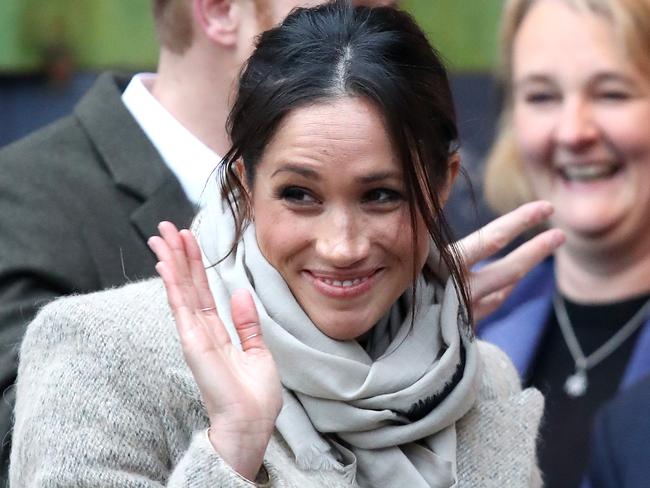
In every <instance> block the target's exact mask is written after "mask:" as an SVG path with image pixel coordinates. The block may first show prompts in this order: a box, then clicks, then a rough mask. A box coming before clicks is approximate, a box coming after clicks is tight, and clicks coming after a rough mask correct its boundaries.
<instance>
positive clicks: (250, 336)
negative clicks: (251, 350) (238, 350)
mask: <svg viewBox="0 0 650 488" xmlns="http://www.w3.org/2000/svg"><path fill="white" fill-rule="evenodd" d="M261 335H262V333H261V332H255V333H253V334H251V335H248V336H246V337H244V340H242V341H241V342H242V344H243V343H244V342H246V341H249V340H251V339H252V338H253V337H257V336H261Z"/></svg>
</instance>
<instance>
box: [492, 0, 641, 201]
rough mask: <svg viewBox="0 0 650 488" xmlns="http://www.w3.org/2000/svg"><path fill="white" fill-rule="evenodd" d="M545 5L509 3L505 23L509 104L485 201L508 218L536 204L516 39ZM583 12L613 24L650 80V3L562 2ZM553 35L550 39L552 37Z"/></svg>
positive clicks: (503, 64)
mask: <svg viewBox="0 0 650 488" xmlns="http://www.w3.org/2000/svg"><path fill="white" fill-rule="evenodd" d="M539 1H542V0H507V1H506V2H505V4H504V9H503V14H502V18H501V38H500V66H499V68H498V72H497V77H498V79H499V82H500V83H501V86H502V88H503V94H504V100H503V108H502V111H501V116H500V120H499V127H498V130H497V135H496V138H495V141H494V143H493V145H492V148H491V149H490V152H489V154H488V157H487V159H486V166H485V181H484V184H485V198H486V200H487V202H488V204H489V205H490V207H492V209H494V210H495V211H496V212H498V213H506V212H509V211H510V210H513V209H514V208H516V207H517V206H519V205H521V204H523V203H525V202H528V201H531V200H533V199H534V198H535V197H534V194H533V192H532V189H531V188H530V185H529V184H528V182H527V180H526V176H525V174H524V170H523V161H522V156H521V154H519V151H518V150H517V144H516V136H515V133H514V127H513V118H512V112H513V89H512V51H513V45H514V39H515V36H516V35H517V32H518V30H519V28H520V27H521V24H522V22H523V20H524V18H525V17H526V15H527V14H528V12H529V11H530V9H531V7H532V6H533V5H534V4H535V3H537V2H539ZM561 1H563V2H564V3H566V4H568V5H570V6H572V7H573V8H575V9H577V10H578V11H580V12H584V13H586V14H591V15H600V16H603V17H604V18H606V19H607V20H608V21H609V22H611V24H612V26H613V27H614V29H615V31H616V34H617V35H618V38H619V39H620V43H621V48H622V50H623V51H624V53H625V54H626V55H627V56H628V57H629V58H630V59H631V60H632V61H633V62H634V64H635V65H636V66H638V67H639V69H640V70H641V71H642V72H643V73H645V74H646V75H647V76H648V78H649V79H650V55H649V54H648V53H650V2H649V1H648V0H561ZM549 35H551V34H549Z"/></svg>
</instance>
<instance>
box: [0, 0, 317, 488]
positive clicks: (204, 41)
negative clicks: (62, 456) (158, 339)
mask: <svg viewBox="0 0 650 488" xmlns="http://www.w3.org/2000/svg"><path fill="white" fill-rule="evenodd" d="M317 3H321V2H320V1H316V0H302V1H301V0H153V1H152V7H153V12H154V17H155V24H156V30H157V34H158V37H159V40H160V46H161V47H160V55H159V63H158V70H157V73H156V74H138V75H136V76H134V77H133V78H131V79H128V78H121V77H119V76H116V75H114V74H111V73H104V74H102V75H100V77H99V78H98V79H97V81H96V83H95V84H94V86H93V87H92V88H91V89H90V90H89V92H88V93H87V94H86V95H85V96H84V97H83V98H82V100H81V101H80V102H79V103H78V104H77V105H76V107H75V108H74V111H73V113H72V114H71V115H70V116H68V117H66V118H64V119H62V120H60V121H57V122H55V123H54V124H52V125H50V126H48V127H46V128H45V129H42V130H39V131H37V132H35V133H33V134H31V135H29V136H27V137H26V138H24V139H22V140H20V141H18V142H16V143H14V144H11V145H9V146H7V147H6V148H4V149H2V150H0V172H1V174H2V176H1V177H0V392H1V393H2V398H1V401H0V440H1V441H2V442H1V445H0V462H1V463H2V464H1V466H0V484H2V485H4V484H5V480H6V476H7V466H8V458H9V451H10V443H11V439H10V435H11V425H12V417H13V414H12V410H13V404H14V394H13V391H12V385H13V383H14V381H15V378H16V367H17V360H18V350H19V345H20V342H21V339H22V337H23V334H24V331H25V327H26V325H27V324H28V323H29V322H30V321H31V320H32V318H33V317H34V315H35V314H36V312H37V310H38V308H40V307H41V306H42V305H43V304H44V303H46V302H48V301H50V300H52V299H54V298H56V297H58V296H61V295H68V294H73V293H88V292H92V291H97V290H101V289H104V288H108V287H113V286H119V285H122V284H124V283H126V282H128V281H132V280H138V279H142V278H146V277H149V276H152V275H153V274H154V273H155V271H154V265H155V257H154V255H153V253H151V252H150V250H149V248H148V247H147V245H146V240H147V238H148V237H149V236H151V235H153V234H155V233H156V226H157V224H158V222H160V221H161V220H169V221H171V222H174V223H175V224H176V225H178V226H183V227H185V226H187V225H188V224H189V223H190V221H191V219H192V217H193V215H194V213H195V210H196V209H197V208H198V207H199V206H200V201H201V192H202V189H203V187H204V185H205V183H206V181H207V179H208V177H209V175H210V173H211V172H212V170H213V169H214V167H215V166H216V165H217V163H218V162H219V160H220V158H221V155H222V154H224V153H225V151H226V150H227V148H228V137H227V134H226V130H225V122H226V118H227V115H228V111H229V100H230V97H231V95H232V93H233V89H234V87H235V84H236V79H237V75H238V73H239V70H240V67H241V65H242V63H243V62H244V60H245V59H246V58H247V57H248V55H249V54H250V53H251V52H252V49H253V42H254V38H255V36H257V34H259V33H260V32H262V31H263V30H265V29H267V28H269V27H271V26H273V25H274V24H276V23H278V22H280V21H281V20H282V19H283V18H284V17H285V16H286V14H288V13H289V11H290V10H291V9H293V8H294V7H296V6H310V5H315V4H317ZM41 420H42V421H44V422H46V421H47V419H41Z"/></svg>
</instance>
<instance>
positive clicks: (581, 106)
mask: <svg viewBox="0 0 650 488" xmlns="http://www.w3.org/2000/svg"><path fill="white" fill-rule="evenodd" d="M555 138H556V141H557V143H558V144H560V145H562V146H565V147H567V148H570V149H573V150H575V149H580V148H583V147H585V146H589V145H590V144H591V143H593V142H594V141H595V140H596V139H597V138H598V126H597V124H596V121H595V119H594V116H593V112H592V106H591V104H590V102H589V101H588V100H585V99H584V98H571V99H567V100H566V101H565V102H564V104H563V106H562V110H561V111H560V113H559V119H558V121H557V127H556V133H555Z"/></svg>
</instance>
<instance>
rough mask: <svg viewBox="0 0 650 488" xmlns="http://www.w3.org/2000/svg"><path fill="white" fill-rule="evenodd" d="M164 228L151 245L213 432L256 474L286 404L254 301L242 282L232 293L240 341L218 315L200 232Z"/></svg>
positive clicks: (238, 465) (228, 456)
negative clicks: (198, 239) (197, 237)
mask: <svg viewBox="0 0 650 488" xmlns="http://www.w3.org/2000/svg"><path fill="white" fill-rule="evenodd" d="M159 229H160V233H161V237H152V238H151V239H150V240H149V246H150V247H151V249H152V250H153V251H154V252H155V253H156V256H157V257H158V260H159V262H158V264H157V265H156V270H157V271H158V273H159V274H160V276H161V278H162V279H163V282H164V284H165V289H166V292H167V299H168V301H169V305H170V307H171V309H172V312H173V314H174V319H175V321H176V327H177V329H178V333H179V337H180V342H181V346H182V349H183V354H184V356H185V360H186V362H187V364H188V366H189V367H190V370H191V371H192V374H193V375H194V379H195V380H196V383H197V385H198V387H199V390H200V392H201V396H202V398H203V401H204V404H205V407H206V410H207V414H208V417H209V419H210V430H209V435H210V440H211V442H212V445H213V446H214V448H215V449H216V450H217V452H218V453H219V454H220V455H221V457H222V458H223V459H224V460H225V461H226V462H227V463H228V464H230V465H231V466H232V467H233V468H234V469H235V470H236V471H238V472H239V473H241V474H242V475H244V476H246V477H248V478H249V479H253V478H254V477H255V474H256V473H257V470H258V469H259V466H260V465H261V463H262V459H263V456H264V452H265V450H266V446H267V444H268V441H269V439H270V436H271V434H272V432H273V429H274V426H275V420H276V418H277V416H278V414H279V412H280V408H281V407H282V391H281V383H280V377H279V375H278V372H277V369H276V366H275V362H274V360H273V357H272V355H271V352H270V351H269V350H268V349H267V348H266V345H265V344H264V341H263V339H262V332H261V328H260V323H259V317H258V315H257V311H256V309H255V303H254V302H253V299H252V297H251V295H250V294H249V293H248V292H247V291H244V290H237V291H235V292H234V293H233V295H232V297H231V314H232V322H233V324H234V325H235V329H236V331H237V335H238V336H239V340H240V343H241V349H240V348H239V347H238V346H236V345H234V344H233V343H232V341H231V339H230V336H229V334H228V332H227V331H226V329H225V327H224V325H223V322H222V321H221V318H220V317H219V314H218V311H217V309H216V306H215V302H214V298H213V296H212V293H211V291H210V288H209V285H208V279H207V276H206V273H205V269H204V266H203V262H202V259H201V252H200V250H199V247H198V244H197V243H196V240H195V239H194V236H193V235H192V234H191V233H190V232H189V231H187V230H183V231H180V232H179V231H178V230H177V229H176V227H174V225H173V224H171V223H169V222H163V223H161V224H160V226H159Z"/></svg>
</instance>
